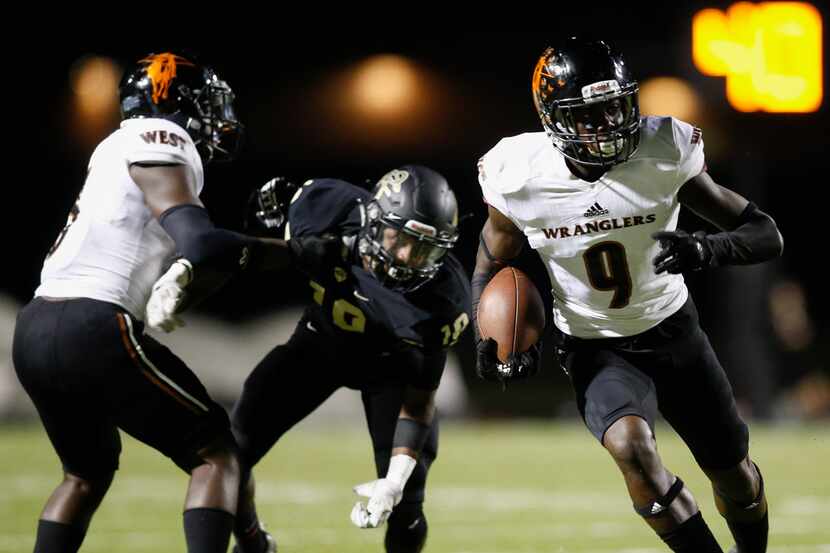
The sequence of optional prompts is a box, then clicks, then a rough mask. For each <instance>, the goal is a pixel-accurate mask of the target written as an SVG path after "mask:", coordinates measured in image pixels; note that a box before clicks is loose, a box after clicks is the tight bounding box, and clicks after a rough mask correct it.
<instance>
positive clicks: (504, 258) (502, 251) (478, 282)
mask: <svg viewBox="0 0 830 553" xmlns="http://www.w3.org/2000/svg"><path fill="white" fill-rule="evenodd" d="M522 244H523V243H522V242H521V241H519V240H518V238H517V237H516V236H515V235H514V234H507V233H502V232H498V231H497V230H496V229H494V228H493V225H492V224H491V221H490V220H489V219H488V221H487V223H485V225H484V228H483V229H482V230H481V237H480V239H479V244H478V254H477V255H476V266H475V269H474V270H473V276H472V279H471V280H470V287H471V288H472V309H473V311H472V314H473V331H474V332H475V335H476V337H477V338H478V324H476V321H477V316H478V304H479V301H480V299H481V294H482V292H484V288H486V287H487V283H488V282H490V279H492V278H493V276H494V275H495V274H496V273H497V272H499V271H500V270H501V269H502V268H504V267H506V266H507V265H509V263H510V261H511V260H512V259H514V258H515V257H516V256H518V255H519V253H520V252H521V250H522Z"/></svg>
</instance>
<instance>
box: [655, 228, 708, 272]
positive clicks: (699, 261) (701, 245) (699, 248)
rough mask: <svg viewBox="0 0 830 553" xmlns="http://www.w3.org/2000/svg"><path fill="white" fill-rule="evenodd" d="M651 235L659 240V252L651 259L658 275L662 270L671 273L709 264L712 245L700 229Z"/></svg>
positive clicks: (696, 269) (694, 269)
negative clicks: (691, 232)
mask: <svg viewBox="0 0 830 553" xmlns="http://www.w3.org/2000/svg"><path fill="white" fill-rule="evenodd" d="M651 237H652V238H654V239H655V240H659V241H660V248H661V250H660V253H658V254H657V256H655V258H654V260H653V261H652V263H653V264H654V272H655V273H656V274H658V275H659V274H660V273H662V272H664V271H668V272H669V273H672V274H677V273H682V272H683V271H699V270H701V269H703V268H704V267H708V266H709V265H710V264H711V261H712V247H711V246H710V245H709V242H708V241H707V240H706V233H705V232H703V231H702V230H699V231H697V232H695V233H694V234H689V233H687V232H685V231H682V230H676V231H662V232H655V233H654V234H652V235H651Z"/></svg>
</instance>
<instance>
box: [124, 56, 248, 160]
mask: <svg viewBox="0 0 830 553" xmlns="http://www.w3.org/2000/svg"><path fill="white" fill-rule="evenodd" d="M118 92H119V95H120V98H121V118H122V119H131V118H134V117H159V118H162V119H169V120H171V121H174V122H175V123H177V124H179V125H181V126H182V127H183V128H184V129H185V130H186V131H187V132H188V134H190V137H191V138H192V139H193V142H194V143H195V144H196V148H197V149H198V150H199V154H200V155H201V156H202V159H203V160H205V162H209V161H211V160H217V161H222V160H230V159H233V158H234V157H235V156H236V154H237V152H238V150H239V146H240V144H241V141H242V132H243V127H242V124H241V123H240V122H239V120H238V119H237V117H236V113H235V112H234V109H233V101H234V94H233V91H232V90H231V87H230V86H228V83H226V82H225V81H223V80H222V79H220V78H219V77H218V76H217V75H216V73H215V72H214V71H213V69H211V68H209V67H206V66H203V65H200V64H198V63H196V62H195V61H191V60H190V59H188V58H186V57H184V56H179V55H177V54H173V53H170V52H164V53H161V54H150V55H148V56H147V57H145V58H142V59H141V60H139V61H138V62H137V63H136V64H135V65H134V66H133V67H132V68H129V69H128V70H127V71H126V72H125V73H124V76H123V78H122V79H121V84H120V86H119V87H118Z"/></svg>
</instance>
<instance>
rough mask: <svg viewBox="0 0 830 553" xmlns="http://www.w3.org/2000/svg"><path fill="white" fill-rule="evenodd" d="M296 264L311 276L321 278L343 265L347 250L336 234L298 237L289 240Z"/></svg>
mask: <svg viewBox="0 0 830 553" xmlns="http://www.w3.org/2000/svg"><path fill="white" fill-rule="evenodd" d="M288 247H289V248H290V249H291V257H292V260H293V262H294V264H295V265H296V266H297V268H299V269H300V270H301V271H303V272H304V273H306V274H308V275H309V276H312V277H313V276H319V275H322V274H325V273H326V272H327V271H332V270H334V267H336V266H338V265H342V264H343V261H344V259H345V256H346V253H347V250H346V246H345V245H344V244H343V240H342V239H341V238H340V236H338V235H336V234H328V233H327V234H322V235H319V236H318V235H308V236H297V237H293V238H291V239H290V240H288Z"/></svg>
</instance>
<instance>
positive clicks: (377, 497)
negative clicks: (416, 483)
mask: <svg viewBox="0 0 830 553" xmlns="http://www.w3.org/2000/svg"><path fill="white" fill-rule="evenodd" d="M415 463H416V461H415V459H413V458H412V457H410V456H409V455H394V456H393V457H392V458H391V459H390V460H389V470H388V471H387V472H386V478H379V479H377V480H372V481H371V482H366V483H365V484H358V485H357V486H355V487H354V491H355V493H356V494H358V495H361V496H363V497H368V498H369V501H368V502H367V503H366V505H364V504H363V503H361V502H359V501H358V502H357V503H355V506H354V507H353V508H352V514H351V519H352V523H353V524H354V525H355V526H357V527H358V528H377V527H379V526H382V525H383V523H384V522H386V519H388V518H389V515H391V514H392V509H394V508H395V506H396V505H397V504H398V503H400V502H401V497H403V488H404V486H406V481H407V480H408V479H409V476H410V475H411V474H412V471H413V470H414V469H415Z"/></svg>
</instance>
